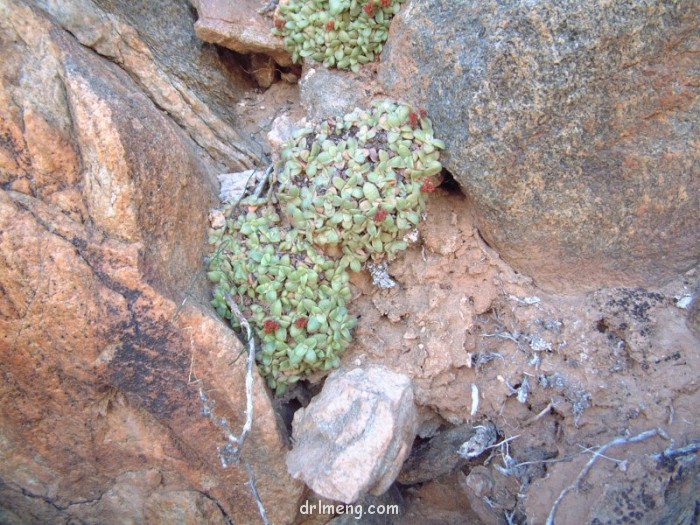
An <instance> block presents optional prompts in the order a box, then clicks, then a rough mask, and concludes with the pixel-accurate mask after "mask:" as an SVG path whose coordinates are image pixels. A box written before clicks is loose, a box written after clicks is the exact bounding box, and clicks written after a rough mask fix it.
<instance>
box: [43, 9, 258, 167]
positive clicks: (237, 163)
mask: <svg viewBox="0 0 700 525" xmlns="http://www.w3.org/2000/svg"><path fill="white" fill-rule="evenodd" d="M34 3H35V4H37V5H39V6H40V7H41V8H42V9H44V10H45V11H46V12H47V13H49V14H50V15H51V16H52V17H53V18H54V19H55V20H56V21H57V22H58V23H59V24H60V25H61V27H63V28H64V29H66V30H67V31H69V32H70V33H71V34H72V35H73V36H75V37H76V38H77V39H78V41H79V42H80V43H81V44H83V45H84V46H87V47H90V48H92V49H93V50H95V52H97V53H99V54H100V55H102V56H104V57H105V58H107V59H109V60H111V61H113V62H115V63H116V64H118V65H119V66H120V67H121V68H123V69H124V70H125V71H127V72H128V73H129V75H130V76H131V77H132V78H134V79H135V80H136V82H137V83H138V85H139V87H140V88H141V89H142V90H143V91H144V93H145V94H146V95H147V96H148V97H149V98H151V99H152V100H153V102H154V103H155V104H156V105H157V106H158V107H160V108H161V109H163V110H164V111H166V112H167V113H168V115H170V116H171V117H172V118H173V120H175V122H177V123H178V124H179V125H180V126H182V128H183V129H185V130H186V131H187V133H188V134H189V135H190V137H191V138H192V139H193V140H194V141H195V142H196V143H197V144H199V145H200V146H201V147H202V148H203V150H202V154H203V155H206V156H209V157H211V158H212V159H213V160H214V161H216V162H217V163H219V169H220V170H222V171H225V170H229V169H241V168H249V167H251V166H252V164H253V163H255V162H256V161H258V160H259V159H258V157H257V155H256V153H255V151H256V149H255V147H254V146H251V145H250V144H249V143H247V142H246V139H245V138H244V137H243V136H241V134H239V132H238V131H237V130H236V125H237V123H236V122H235V121H234V120H233V119H232V117H231V115H232V113H231V107H232V106H234V105H235V104H236V103H237V102H238V101H239V99H240V96H241V93H242V91H243V88H245V87H250V86H251V82H250V81H249V80H248V79H247V74H246V73H245V71H244V70H243V69H242V67H241V66H240V65H238V64H236V63H234V61H233V60H231V59H230V58H229V57H226V56H225V54H222V53H220V52H218V51H217V50H216V49H215V47H214V46H211V45H208V44H203V43H202V42H201V41H200V40H199V39H198V38H197V37H196V35H195V33H194V28H193V24H194V22H195V16H194V14H193V13H192V12H191V9H190V6H189V3H188V2H187V1H186V0H157V1H150V2H144V3H141V4H139V5H138V6H136V5H135V4H134V3H133V2H128V1H120V0H70V1H68V2H67V1H60V2H58V1H56V0H35V2H34Z"/></svg>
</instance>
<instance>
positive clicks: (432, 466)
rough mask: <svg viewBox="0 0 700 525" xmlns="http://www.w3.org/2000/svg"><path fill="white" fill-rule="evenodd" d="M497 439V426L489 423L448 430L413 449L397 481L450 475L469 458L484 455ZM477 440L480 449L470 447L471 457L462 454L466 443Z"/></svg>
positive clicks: (426, 479) (402, 482) (413, 482)
mask: <svg viewBox="0 0 700 525" xmlns="http://www.w3.org/2000/svg"><path fill="white" fill-rule="evenodd" d="M497 438H498V434H497V433H496V427H495V426H494V425H493V424H492V423H488V422H486V423H483V424H480V425H477V426H475V425H472V424H470V423H466V424H464V425H460V426H458V427H454V428H450V429H449V430H445V431H444V432H441V433H440V434H438V435H437V436H435V437H433V438H432V439H430V440H428V441H425V442H423V443H420V444H419V445H416V446H415V447H414V448H413V450H412V451H411V455H410V456H409V457H408V459H407V460H406V463H404V466H403V469H401V474H399V477H398V479H397V481H398V482H399V483H401V484H402V485H415V484H416V483H423V482H425V481H429V480H431V479H436V478H438V477H440V476H444V475H445V474H449V473H451V472H452V471H454V470H455V469H457V468H459V467H461V466H464V465H465V464H466V463H467V461H466V459H465V458H466V457H469V458H474V457H477V456H479V455H481V453H483V452H484V450H485V449H486V447H488V446H490V445H493V444H494V443H495V442H496V439H497ZM475 441H480V442H481V446H480V450H481V451H480V452H479V451H473V450H471V452H473V453H472V454H469V455H468V456H466V455H464V456H462V455H460V450H463V448H464V445H467V444H469V445H471V444H473V443H474V442H475ZM472 448H473V447H472Z"/></svg>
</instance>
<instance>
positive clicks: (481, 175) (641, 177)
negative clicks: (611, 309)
mask: <svg viewBox="0 0 700 525" xmlns="http://www.w3.org/2000/svg"><path fill="white" fill-rule="evenodd" d="M698 19H700V3H698V2H697V1H694V0H681V1H674V0H655V1H641V0H630V1H625V2H622V1H619V0H613V1H601V0H595V1H591V2H579V1H573V0H558V1H553V0H547V1H541V2H531V1H524V0H522V1H506V2H503V1H496V0H478V1H474V0H412V1H409V2H407V4H406V5H405V6H404V8H402V11H401V14H400V15H399V16H398V17H397V18H396V19H395V21H394V23H393V25H392V32H391V35H390V38H389V42H388V44H387V46H386V48H385V51H384V53H383V55H382V65H381V70H380V77H381V80H382V82H383V83H384V84H385V86H386V88H387V90H388V91H389V92H390V94H392V95H393V96H396V97H401V98H408V99H409V100H412V101H413V102H415V103H417V104H419V105H422V106H424V107H425V108H426V109H427V110H428V113H429V114H430V117H431V118H432V120H433V123H434V126H435V130H436V134H438V135H439V136H440V138H442V139H444V140H445V142H446V143H447V146H448V155H446V158H445V165H446V167H447V168H448V169H449V170H450V171H451V172H452V173H453V175H454V176H455V178H456V179H457V180H458V182H459V183H460V185H461V186H462V188H463V190H464V191H465V193H467V194H468V196H469V197H470V198H471V200H472V201H473V203H474V206H475V209H476V213H477V218H478V222H479V228H480V230H481V233H482V235H483V236H484V238H485V239H486V240H487V241H488V242H489V243H490V244H491V245H492V246H493V247H495V248H496V249H498V251H499V252H500V254H501V255H502V256H503V257H504V258H505V259H506V260H507V261H509V262H510V263H511V264H512V265H513V266H514V267H515V268H517V269H519V270H521V271H523V272H525V273H527V274H529V275H531V276H532V277H534V278H535V279H536V281H537V282H538V284H540V285H542V286H544V287H546V288H549V289H555V290H573V289H582V288H583V289H586V288H593V287H595V286H597V285H599V284H604V283H626V284H641V285H655V284H658V281H659V280H665V279H667V278H670V277H672V276H673V275H676V274H678V273H679V272H683V271H685V270H687V269H689V268H690V267H692V266H694V265H695V264H697V263H698V260H699V259H700V228H698V224H699V223H700V176H699V175H700V162H699V156H700V154H699V153H698V152H700V148H699V146H700V138H699V137H700V135H699V133H698V122H699V121H700V107H699V106H698V103H697V101H698V94H699V93H700V82H699V79H700V61H698V59H697V49H698V46H699V45H700V32H699V30H698V23H697V21H698Z"/></svg>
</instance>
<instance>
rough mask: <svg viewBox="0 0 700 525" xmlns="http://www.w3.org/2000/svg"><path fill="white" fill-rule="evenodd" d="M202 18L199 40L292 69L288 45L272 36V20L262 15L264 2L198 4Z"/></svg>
mask: <svg viewBox="0 0 700 525" xmlns="http://www.w3.org/2000/svg"><path fill="white" fill-rule="evenodd" d="M193 4H194V6H195V7H196V8H197V13H198V14H199V20H197V23H196V24H195V26H194V27H195V30H196V31H197V36H198V37H199V38H201V39H202V40H204V41H205V42H211V43H212V44H217V45H220V46H223V47H226V48H228V49H232V50H234V51H235V52H236V53H243V54H248V53H261V54H264V55H269V56H271V57H272V58H273V59H274V60H275V62H277V63H278V64H279V65H281V66H291V65H292V56H291V54H290V53H289V51H287V48H286V47H285V45H284V41H283V40H282V39H281V38H278V37H276V36H274V35H273V34H272V32H271V31H272V17H270V16H266V15H265V14H261V13H260V12H259V11H261V10H262V9H263V8H264V7H265V5H266V2H263V1H262V0H240V1H236V2H229V1H227V0H195V1H194V2H193Z"/></svg>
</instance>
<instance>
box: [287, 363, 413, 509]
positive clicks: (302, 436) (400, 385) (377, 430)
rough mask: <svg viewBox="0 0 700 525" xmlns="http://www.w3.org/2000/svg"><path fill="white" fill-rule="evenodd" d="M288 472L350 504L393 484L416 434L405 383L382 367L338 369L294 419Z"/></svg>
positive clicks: (409, 388) (408, 383)
mask: <svg viewBox="0 0 700 525" xmlns="http://www.w3.org/2000/svg"><path fill="white" fill-rule="evenodd" d="M293 427H294V443H295V445H294V449H293V450H292V451H291V452H290V453H289V455H288V456H287V467H288V468H289V472H290V473H291V474H292V476H294V477H295V478H297V479H302V480H304V482H305V483H306V484H307V485H308V486H309V487H310V488H311V489H312V490H313V491H314V492H316V493H317V494H319V495H321V496H323V497H324V498H328V499H332V500H337V501H342V502H344V503H353V502H355V501H357V500H358V499H359V498H361V497H362V496H364V495H365V494H366V493H367V492H370V493H371V494H374V495H379V494H382V493H383V492H385V491H386V490H387V489H388V488H389V487H390V486H391V484H392V483H393V482H394V480H395V479H396V476H397V475H398V473H399V470H400V469H401V465H402V464H403V461H404V459H406V456H407V455H408V453H409V452H410V450H411V445H412V444H413V439H414V438H415V436H416V431H417V428H418V427H417V413H416V407H415V405H414V403H413V388H412V385H411V380H410V379H409V378H408V377H406V376H404V375H402V374H396V373H394V372H392V371H390V370H388V369H386V368H384V367H380V366H373V367H368V368H366V369H362V368H356V369H354V370H349V371H348V370H341V371H337V372H334V373H332V374H331V375H330V376H328V379H327V380H326V384H325V385H324V387H323V390H322V391H321V393H320V394H319V395H318V396H316V397H315V398H314V399H313V400H312V401H311V403H309V405H308V407H306V409H299V411H297V413H296V414H294V422H293Z"/></svg>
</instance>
